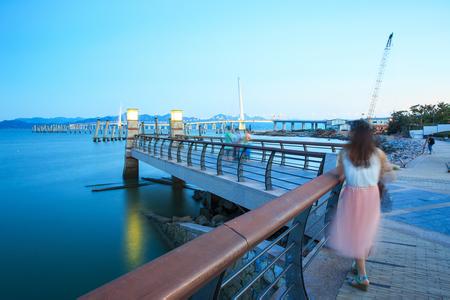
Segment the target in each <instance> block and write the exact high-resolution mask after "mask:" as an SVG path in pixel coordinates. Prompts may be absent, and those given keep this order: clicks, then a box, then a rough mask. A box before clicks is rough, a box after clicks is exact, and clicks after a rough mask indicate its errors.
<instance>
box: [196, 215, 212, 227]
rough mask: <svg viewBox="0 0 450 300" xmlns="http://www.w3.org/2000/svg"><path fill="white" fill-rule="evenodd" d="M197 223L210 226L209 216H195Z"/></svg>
mask: <svg viewBox="0 0 450 300" xmlns="http://www.w3.org/2000/svg"><path fill="white" fill-rule="evenodd" d="M195 223H197V224H199V225H203V226H209V221H208V218H206V217H205V216H203V215H200V216H198V217H197V218H195Z"/></svg>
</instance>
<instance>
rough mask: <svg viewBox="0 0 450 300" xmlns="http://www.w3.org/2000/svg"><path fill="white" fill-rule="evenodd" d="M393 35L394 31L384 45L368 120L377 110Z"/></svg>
mask: <svg viewBox="0 0 450 300" xmlns="http://www.w3.org/2000/svg"><path fill="white" fill-rule="evenodd" d="M393 36H394V33H391V34H390V35H389V38H388V40H387V42H386V46H385V47H384V52H383V56H382V57H381V62H380V65H379V67H378V74H377V80H376V81H375V87H374V89H373V92H372V98H371V100H370V106H369V111H368V113H367V120H368V121H369V122H370V120H371V119H372V117H373V114H374V112H375V106H376V104H377V100H378V93H379V91H380V87H381V82H383V75H384V69H385V68H386V61H387V58H388V56H389V51H390V50H391V46H392V37H393Z"/></svg>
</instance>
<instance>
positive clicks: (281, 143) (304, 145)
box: [185, 135, 345, 153]
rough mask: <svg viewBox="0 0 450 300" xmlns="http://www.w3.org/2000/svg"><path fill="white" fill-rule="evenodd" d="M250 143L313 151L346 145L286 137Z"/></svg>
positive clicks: (201, 138) (204, 138)
mask: <svg viewBox="0 0 450 300" xmlns="http://www.w3.org/2000/svg"><path fill="white" fill-rule="evenodd" d="M185 138H186V139H193V140H199V141H211V142H220V143H223V142H224V140H225V138H224V137H221V136H194V135H192V136H186V137H185ZM248 143H249V144H250V145H255V146H256V145H258V146H261V147H273V148H281V149H291V150H299V151H305V152H306V151H313V152H326V153H329V152H332V153H335V152H338V151H339V150H341V149H342V147H343V146H344V145H345V144H344V143H331V142H310V141H295V140H286V139H277V138H272V139H261V138H252V139H251V140H250V141H249V142H248Z"/></svg>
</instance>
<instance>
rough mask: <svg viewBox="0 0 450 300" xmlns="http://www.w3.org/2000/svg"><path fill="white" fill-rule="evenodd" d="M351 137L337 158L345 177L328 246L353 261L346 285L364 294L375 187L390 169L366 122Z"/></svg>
mask: <svg viewBox="0 0 450 300" xmlns="http://www.w3.org/2000/svg"><path fill="white" fill-rule="evenodd" d="M350 136H351V140H350V143H349V144H347V145H346V146H345V147H344V149H343V150H342V151H341V152H340V153H339V156H338V171H339V173H340V174H344V175H345V183H344V186H343V189H342V192H341V195H340V197H339V201H338V207H337V212H336V216H335V218H334V219H333V221H332V224H331V230H330V240H329V246H330V247H331V248H333V249H335V250H336V251H337V252H338V254H340V255H342V256H345V257H350V258H353V259H354V262H353V265H352V270H353V272H354V277H353V278H351V280H350V281H349V284H350V285H352V286H353V287H356V288H359V289H362V290H365V291H367V289H368V287H369V284H370V283H369V278H368V276H367V273H366V265H365V262H366V259H367V257H368V256H369V253H370V251H371V249H372V246H373V243H374V239H375V235H376V233H377V230H378V224H379V221H380V193H379V189H378V183H379V182H380V180H381V179H382V177H383V174H384V173H385V172H388V171H391V169H392V168H391V166H390V164H389V163H388V161H387V158H386V155H385V154H384V152H383V151H382V150H380V149H379V148H377V147H376V146H375V143H374V140H373V136H372V128H371V127H370V125H369V124H368V123H367V122H365V121H362V120H361V121H357V122H355V123H354V125H353V128H352V129H351V133H350Z"/></svg>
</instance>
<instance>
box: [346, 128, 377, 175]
mask: <svg viewBox="0 0 450 300" xmlns="http://www.w3.org/2000/svg"><path fill="white" fill-rule="evenodd" d="M345 149H346V150H347V153H348V157H349V159H350V161H351V162H352V163H353V165H355V166H356V167H365V168H367V167H369V166H370V158H371V157H372V154H373V153H374V152H375V149H376V147H375V142H374V140H373V136H372V128H371V127H370V125H369V123H367V122H366V121H363V120H358V121H355V122H354V123H353V126H352V129H351V131H350V143H349V144H347V145H346V146H345Z"/></svg>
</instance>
